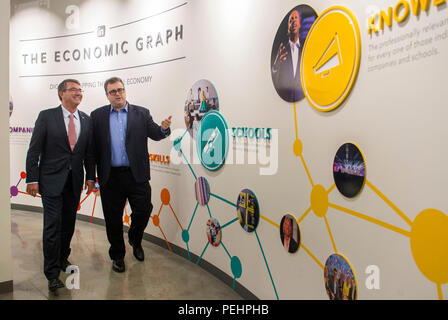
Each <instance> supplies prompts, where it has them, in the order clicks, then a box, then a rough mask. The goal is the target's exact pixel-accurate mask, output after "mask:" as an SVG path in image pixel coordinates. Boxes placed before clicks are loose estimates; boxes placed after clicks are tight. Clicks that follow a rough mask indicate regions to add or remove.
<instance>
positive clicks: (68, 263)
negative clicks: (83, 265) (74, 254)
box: [61, 259, 73, 273]
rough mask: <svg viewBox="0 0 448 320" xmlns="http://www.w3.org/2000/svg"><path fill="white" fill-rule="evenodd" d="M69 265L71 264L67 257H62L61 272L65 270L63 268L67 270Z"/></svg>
mask: <svg viewBox="0 0 448 320" xmlns="http://www.w3.org/2000/svg"><path fill="white" fill-rule="evenodd" d="M71 265H72V264H71V263H70V261H68V260H67V259H64V260H62V261H61V270H62V271H63V272H65V270H67V267H68V266H71ZM72 273H73V271H72Z"/></svg>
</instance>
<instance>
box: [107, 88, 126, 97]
mask: <svg viewBox="0 0 448 320" xmlns="http://www.w3.org/2000/svg"><path fill="white" fill-rule="evenodd" d="M123 92H124V88H118V89H117V90H115V89H114V90H110V91H109V92H108V94H110V95H111V96H114V95H116V94H117V93H119V94H122V93H123Z"/></svg>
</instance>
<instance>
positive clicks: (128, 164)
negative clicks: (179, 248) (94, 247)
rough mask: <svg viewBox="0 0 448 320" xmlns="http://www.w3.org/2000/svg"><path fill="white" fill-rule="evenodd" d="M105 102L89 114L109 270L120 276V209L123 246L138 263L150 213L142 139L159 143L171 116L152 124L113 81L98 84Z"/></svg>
mask: <svg viewBox="0 0 448 320" xmlns="http://www.w3.org/2000/svg"><path fill="white" fill-rule="evenodd" d="M104 89H105V91H106V97H107V99H108V100H109V102H110V104H108V105H105V106H103V107H100V108H98V109H96V110H95V111H93V112H92V113H91V117H92V124H93V137H94V145H95V159H96V165H97V172H98V180H99V183H100V188H101V203H102V205H103V213H104V219H105V222H106V232H107V238H108V240H109V242H110V249H109V256H110V258H111V259H112V261H113V262H112V269H113V270H114V271H116V272H124V271H125V264H124V256H125V253H126V249H125V244H124V239H123V210H124V207H125V204H126V200H129V204H130V206H131V209H132V214H131V226H130V229H129V233H128V236H129V244H130V245H131V246H132V247H133V253H134V256H135V257H136V258H137V259H138V260H139V261H143V260H144V258H145V257H144V251H143V248H142V246H141V242H142V238H143V233H144V231H145V228H146V226H147V225H148V221H149V217H150V215H151V211H152V208H153V206H152V204H151V187H150V185H149V180H150V173H149V157H148V138H151V139H152V140H156V141H159V140H162V139H164V138H166V137H167V136H169V134H170V133H171V131H170V125H171V116H170V117H169V118H167V119H165V120H163V121H162V124H161V126H159V125H158V124H156V123H155V122H154V121H153V119H152V117H151V115H150V113H149V110H148V109H146V108H143V107H139V106H135V105H132V104H130V103H128V102H127V100H126V91H125V88H124V84H123V81H122V80H121V79H120V78H117V77H113V78H110V79H108V80H107V81H106V82H105V83H104Z"/></svg>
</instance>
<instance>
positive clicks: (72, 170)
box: [26, 79, 95, 291]
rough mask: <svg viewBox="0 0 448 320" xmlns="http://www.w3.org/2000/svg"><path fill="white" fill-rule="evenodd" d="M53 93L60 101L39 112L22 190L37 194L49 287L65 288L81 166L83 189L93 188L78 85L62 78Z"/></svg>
mask: <svg viewBox="0 0 448 320" xmlns="http://www.w3.org/2000/svg"><path fill="white" fill-rule="evenodd" d="M58 96H59V99H60V100H61V105H59V106H58V107H56V108H52V109H47V110H43V111H41V112H40V113H39V116H38V118H37V120H36V124H35V126H34V131H33V135H32V137H31V142H30V146H29V149H28V153H27V157H26V171H27V178H26V181H27V192H28V193H29V194H31V195H32V196H34V197H35V196H36V195H37V194H38V193H40V194H41V196H42V204H43V208H44V228H43V251H44V273H45V276H46V277H47V279H48V288H49V290H50V291H55V290H56V289H57V288H62V287H63V286H64V284H63V283H62V281H61V280H60V279H59V272H60V270H61V269H62V270H64V271H65V269H66V268H67V266H68V265H69V264H70V263H69V261H68V256H69V255H70V251H71V249H70V242H71V239H72V236H73V233H74V230H75V220H76V212H77V210H78V206H79V201H80V197H81V191H82V187H83V182H84V168H83V166H84V167H85V170H86V176H87V177H86V178H87V179H86V180H88V181H87V182H86V187H87V193H90V192H91V191H92V190H93V188H94V186H95V182H94V181H95V163H94V159H93V149H92V140H91V137H92V136H91V123H90V118H89V116H88V115H86V114H85V113H84V112H82V111H80V110H78V109H77V108H78V105H79V104H80V103H81V101H82V90H81V87H80V83H79V82H78V81H77V80H74V79H67V80H64V81H62V82H61V84H60V85H59V87H58Z"/></svg>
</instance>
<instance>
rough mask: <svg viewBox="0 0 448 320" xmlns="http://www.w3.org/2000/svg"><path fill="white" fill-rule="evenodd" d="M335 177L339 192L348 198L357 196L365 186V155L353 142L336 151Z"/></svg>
mask: <svg viewBox="0 0 448 320" xmlns="http://www.w3.org/2000/svg"><path fill="white" fill-rule="evenodd" d="M333 177H334V182H335V183H336V187H337V188H338V190H339V192H340V193H342V194H343V195H344V196H346V197H348V198H353V197H354V196H356V195H357V194H358V193H359V192H360V191H361V189H362V187H363V186H364V182H365V177H366V165H365V161H364V157H363V156H362V153H361V150H359V149H358V147H357V146H356V145H354V144H353V143H346V144H344V145H342V146H341V147H340V148H339V150H338V151H337V152H336V156H335V157H334V162H333Z"/></svg>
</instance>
